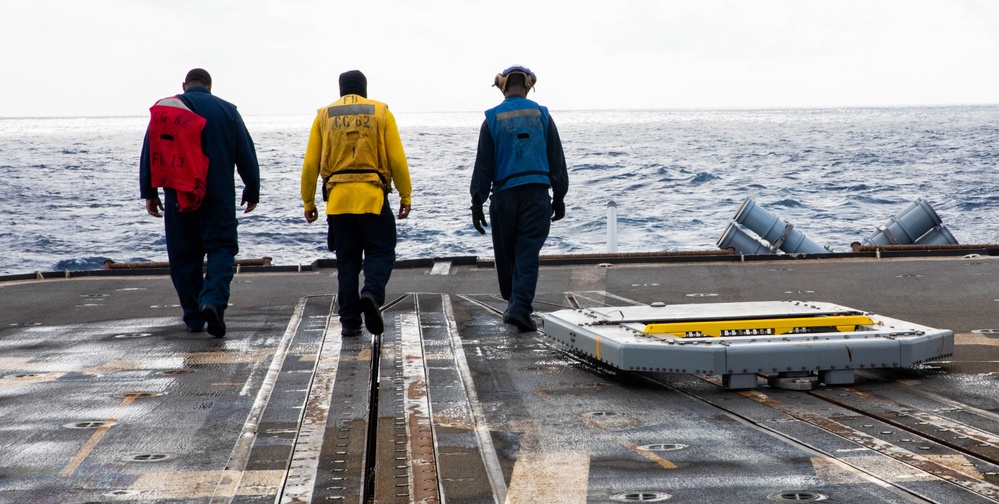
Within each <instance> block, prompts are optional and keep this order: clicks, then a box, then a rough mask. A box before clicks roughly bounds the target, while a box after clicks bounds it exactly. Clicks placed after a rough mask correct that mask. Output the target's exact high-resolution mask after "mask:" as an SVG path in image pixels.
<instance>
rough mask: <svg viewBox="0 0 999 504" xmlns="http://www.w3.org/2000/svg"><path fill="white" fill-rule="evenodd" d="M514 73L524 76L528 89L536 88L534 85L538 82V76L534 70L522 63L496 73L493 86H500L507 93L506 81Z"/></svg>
mask: <svg viewBox="0 0 999 504" xmlns="http://www.w3.org/2000/svg"><path fill="white" fill-rule="evenodd" d="M513 74H521V75H523V76H524V84H526V85H527V90H528V91H530V90H531V89H532V88H534V85H535V84H537V83H538V76H537V75H534V72H532V71H531V69H530V68H527V67H525V66H520V65H514V66H512V67H510V68H507V69H506V70H503V71H502V72H500V73H498V74H496V78H495V79H493V86H496V87H498V88H499V90H500V91H501V92H504V93H505V92H506V81H507V79H509V78H510V76H511V75H513Z"/></svg>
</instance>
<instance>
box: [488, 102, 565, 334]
mask: <svg viewBox="0 0 999 504" xmlns="http://www.w3.org/2000/svg"><path fill="white" fill-rule="evenodd" d="M491 124H492V125H493V126H492V128H493V129H495V131H494V130H493V129H491V128H490V125H491ZM525 135H526V136H525ZM528 137H530V138H528ZM539 137H540V138H539ZM549 187H551V189H552V194H551V196H549V194H548V188H549ZM470 189H471V193H472V204H473V205H481V204H482V203H483V202H485V200H486V198H487V197H488V198H489V217H490V220H491V224H490V225H491V226H492V237H493V255H494V257H495V259H496V276H497V278H498V280H499V286H500V294H501V295H502V296H503V299H505V300H507V312H508V313H511V314H518V315H525V316H530V314H531V313H532V312H534V307H533V302H534V293H535V289H536V288H537V284H538V270H539V268H540V259H539V256H540V254H541V248H542V247H543V246H544V244H545V240H546V239H548V232H549V231H550V229H551V218H552V200H554V201H558V202H562V201H564V198H565V195H566V193H567V192H568V190H569V176H568V170H567V168H566V164H565V154H564V152H563V150H562V141H561V139H560V138H559V134H558V129H557V128H556V127H555V121H553V120H552V119H551V117H550V116H549V115H548V110H547V109H546V108H545V107H542V106H540V105H538V104H537V103H535V102H533V101H531V100H528V99H527V98H524V97H520V96H510V97H507V98H506V99H504V100H503V103H502V104H500V105H499V106H497V107H495V108H493V109H490V110H488V111H486V120H485V121H483V122H482V127H481V129H480V130H479V144H478V152H477V153H476V157H475V168H474V169H473V172H472V183H471V188H470ZM490 191H492V195H491V196H490Z"/></svg>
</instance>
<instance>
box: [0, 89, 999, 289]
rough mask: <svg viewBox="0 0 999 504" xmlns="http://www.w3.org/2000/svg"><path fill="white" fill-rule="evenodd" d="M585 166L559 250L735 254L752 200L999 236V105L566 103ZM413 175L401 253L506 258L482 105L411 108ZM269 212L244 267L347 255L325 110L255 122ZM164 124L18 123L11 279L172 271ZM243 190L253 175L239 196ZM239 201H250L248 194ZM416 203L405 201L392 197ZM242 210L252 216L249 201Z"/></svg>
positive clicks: (825, 228)
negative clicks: (732, 234)
mask: <svg viewBox="0 0 999 504" xmlns="http://www.w3.org/2000/svg"><path fill="white" fill-rule="evenodd" d="M552 116H553V118H554V120H555V121H556V124H557V125H558V127H559V131H560V133H561V135H562V141H563V145H564V148H565V154H566V159H567V161H568V165H569V179H570V188H569V194H568V196H567V198H566V218H565V219H564V220H562V221H560V222H557V223H555V224H554V225H553V227H552V232H551V236H550V238H549V241H548V243H547V245H546V247H545V250H544V251H543V253H545V254H553V253H598V252H605V251H606V250H607V242H606V240H607V229H606V215H607V206H608V203H609V202H612V201H613V202H614V203H615V204H616V205H617V237H618V251H620V252H639V251H642V252H644V251H678V250H713V249H717V242H718V239H719V238H720V237H721V235H722V233H723V231H724V230H725V228H726V226H727V225H728V224H729V222H731V220H732V218H733V217H734V215H735V213H736V211H737V210H738V209H739V206H740V205H741V204H742V202H743V201H745V200H746V198H754V199H755V201H756V202H757V204H759V205H761V206H762V207H764V208H766V209H767V210H769V211H770V212H771V213H773V214H775V215H777V216H779V217H780V218H782V219H784V220H787V221H788V222H790V223H792V224H794V226H795V229H797V230H798V231H801V232H802V233H804V234H805V235H807V236H808V237H809V238H810V239H812V240H813V241H815V242H817V243H819V244H821V245H824V246H826V247H828V248H830V249H831V250H832V251H835V252H848V251H850V243H851V242H853V241H860V240H861V239H862V238H863V237H866V236H868V235H870V234H872V233H873V232H875V228H876V226H879V225H883V224H885V223H886V221H887V220H888V218H889V217H890V216H892V215H896V214H898V213H900V212H902V211H903V210H904V209H905V208H906V207H908V206H909V205H910V204H911V203H912V202H913V201H915V200H916V199H917V198H922V199H924V200H925V201H927V202H928V203H930V205H931V206H932V207H933V209H934V210H936V212H937V214H938V215H939V216H940V217H941V219H942V221H943V223H944V224H945V225H946V226H947V228H948V230H949V231H950V232H951V233H952V234H953V235H954V236H955V237H956V238H957V240H958V241H959V242H961V243H996V242H999V231H997V229H996V226H995V225H994V224H993V223H994V221H995V220H996V216H997V211H999V198H997V195H999V171H997V169H996V164H997V160H999V141H997V140H999V106H953V107H912V108H845V109H786V110H770V109H768V110H611V111H559V110H554V111H552ZM396 117H397V120H398V123H399V127H400V133H401V135H402V141H403V145H404V147H405V149H406V153H407V157H408V159H409V164H410V171H411V174H412V179H413V187H414V193H413V212H412V214H411V215H410V218H409V219H406V220H404V221H399V226H398V229H399V245H398V248H397V252H398V257H399V258H400V259H412V258H426V257H445V256H467V255H480V256H491V254H492V246H491V241H490V239H489V237H488V235H486V236H480V235H479V234H478V233H477V232H476V231H475V230H474V229H473V228H472V225H471V223H470V216H469V211H468V204H469V196H468V183H469V178H470V176H471V169H472V164H473V163H474V160H475V146H476V141H477V136H478V129H479V125H480V124H481V121H482V114H481V113H480V112H467V113H405V112H398V111H397V112H396ZM244 119H245V120H246V123H247V126H248V128H249V130H250V133H251V135H252V136H253V139H254V141H255V144H256V148H257V154H258V157H259V160H260V165H261V175H262V192H261V202H260V205H259V206H258V207H257V209H256V210H255V211H254V212H252V213H250V214H242V213H240V214H239V222H240V225H239V236H240V255H239V257H240V258H247V259H252V258H260V257H271V258H272V259H273V262H274V264H278V265H297V264H310V263H311V262H312V261H314V260H316V259H319V258H325V257H331V256H332V254H331V253H330V252H328V251H326V249H325V224H324V221H322V220H320V221H318V222H316V223H313V224H307V223H306V222H305V219H304V217H303V209H302V202H301V198H300V196H299V183H300V173H301V163H302V156H303V153H304V151H305V146H306V143H307V140H308V131H309V128H310V126H311V122H312V117H311V116H306V115H302V116H247V117H245V118H244ZM146 121H147V118H146V117H142V116H138V117H101V118H0V275H9V274H18V273H30V272H34V271H62V270H66V269H68V270H88V269H101V268H102V267H103V262H104V260H105V259H112V260H114V261H116V262H127V261H165V260H166V245H165V241H164V238H163V223H162V220H159V219H155V218H153V217H150V216H149V215H147V214H146V212H145V209H144V204H143V201H142V200H141V199H140V198H139V192H138V181H137V174H138V167H137V166H138V157H139V150H140V147H141V142H142V135H143V132H144V131H145V126H146ZM241 187H242V186H241V185H240V184H239V183H238V181H237V190H239V188H241ZM238 200H239V198H238V197H237V201H238ZM390 200H391V202H392V205H393V207H398V198H397V195H395V194H393V195H392V196H390ZM234 210H235V209H234Z"/></svg>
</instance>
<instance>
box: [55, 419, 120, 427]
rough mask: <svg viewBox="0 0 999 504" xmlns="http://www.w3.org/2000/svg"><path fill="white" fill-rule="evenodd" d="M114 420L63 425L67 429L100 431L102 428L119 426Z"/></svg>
mask: <svg viewBox="0 0 999 504" xmlns="http://www.w3.org/2000/svg"><path fill="white" fill-rule="evenodd" d="M117 423H118V422H115V421H114V420H88V421H85V422H73V423H68V424H66V425H63V427H66V428H67V429H100V428H101V427H111V426H112V425H115V424H117Z"/></svg>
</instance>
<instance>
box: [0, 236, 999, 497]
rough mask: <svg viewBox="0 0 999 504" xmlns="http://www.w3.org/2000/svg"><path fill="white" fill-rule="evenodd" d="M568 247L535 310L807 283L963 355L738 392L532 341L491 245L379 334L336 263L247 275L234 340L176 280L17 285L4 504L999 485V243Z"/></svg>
mask: <svg viewBox="0 0 999 504" xmlns="http://www.w3.org/2000/svg"><path fill="white" fill-rule="evenodd" d="M567 262H571V261H567ZM567 262H566V263H562V264H559V265H552V266H545V267H543V268H542V278H541V284H540V286H539V294H538V300H537V303H536V305H535V308H536V309H537V310H539V311H553V310H558V309H563V308H569V307H570V306H573V305H579V306H583V307H587V306H592V307H597V306H607V305H628V304H636V303H651V302H654V301H661V302H665V303H667V304H678V303H709V302H737V301H766V300H792V299H793V300H815V301H825V302H831V303H839V304H843V305H846V306H851V307H855V308H859V309H863V310H867V311H871V312H875V313H878V314H883V315H886V316H890V317H894V318H898V319H902V320H907V321H911V322H915V323H918V324H923V325H927V326H931V327H938V328H945V329H950V330H952V331H953V332H954V333H955V341H956V350H955V354H954V356H953V357H952V358H948V359H947V360H945V361H940V362H935V363H932V364H931V365H923V366H919V367H917V368H898V369H877V370H863V371H857V373H856V383H854V384H853V385H849V386H841V387H820V388H818V389H816V390H814V391H811V392H801V391H789V390H780V389H775V388H770V387H768V386H767V385H766V380H764V379H763V378H762V377H761V378H760V385H759V387H758V388H756V389H755V390H747V391H741V392H740V391H732V390H728V389H725V388H724V387H722V386H721V381H720V379H719V378H718V377H712V376H694V375H689V374H681V373H631V372H622V371H617V370H614V369H608V368H606V367H602V366H599V365H596V364H594V363H593V362H591V361H589V360H587V359H585V358H581V357H578V356H576V355H573V354H571V353H569V352H567V351H566V350H565V349H563V348H561V347H560V346H559V345H558V344H557V343H555V342H553V341H552V340H550V339H548V338H547V337H545V336H544V335H542V334H540V333H537V334H533V333H532V334H523V333H517V332H516V331H515V330H514V329H513V328H512V327H511V326H508V325H506V324H503V323H502V321H501V312H502V308H503V306H504V303H503V302H502V300H500V299H499V298H498V295H497V294H495V293H494V291H495V290H496V288H495V278H494V271H493V270H492V269H490V268H488V267H484V266H485V265H482V264H476V263H475V261H471V262H468V261H456V262H452V263H446V262H443V261H441V262H438V263H436V264H426V263H420V264H417V265H412V266H411V267H406V268H400V269H397V270H396V272H395V273H394V275H393V278H392V281H391V282H390V285H389V300H390V301H389V303H388V304H387V307H386V310H385V319H386V332H385V334H384V335H383V337H382V338H380V339H372V338H371V337H370V336H368V335H366V336H364V337H361V338H353V339H343V338H340V337H339V327H338V326H337V320H336V317H335V316H333V317H331V316H330V314H331V306H332V303H333V295H332V293H334V292H335V282H336V276H335V270H332V269H326V268H318V269H316V270H312V271H303V272H295V271H284V270H283V269H281V268H272V269H270V270H268V269H266V268H260V269H261V270H264V271H270V272H241V273H240V274H238V275H237V276H236V279H235V280H234V282H233V296H232V299H231V302H232V306H231V307H230V308H229V310H228V312H227V316H226V318H227V324H228V329H229V333H228V335H227V337H226V338H224V339H215V338H211V337H210V336H208V335H207V334H188V333H187V332H185V331H184V330H183V325H182V324H181V322H180V320H179V316H178V313H179V308H177V307H176V305H175V303H176V297H175V294H174V292H173V289H172V286H171V284H170V281H169V279H168V278H167V277H166V276H163V275H160V274H134V272H133V274H115V275H109V276H103V275H95V276H84V277H79V278H69V279H62V278H51V277H52V276H53V275H47V278H45V279H37V280H36V279H24V280H10V279H8V280H7V281H3V282H0V301H2V302H0V502H2V503H32V504H38V503H65V502H76V503H82V502H167V503H169V502H178V503H180V502H184V503H208V502H211V503H216V502H246V503H250V502H363V501H364V500H365V498H367V499H368V500H369V501H374V502H449V503H488V502H514V503H521V502H545V503H555V502H564V503H583V502H630V501H641V502H657V501H667V502H781V501H786V502H801V501H818V500H822V499H825V500H826V501H827V502H843V503H853V502H865V503H870V502H886V503H887V502H891V503H897V502H906V503H908V502H917V503H924V502H937V503H955V502H961V503H977V502H999V401H997V395H999V392H997V388H996V376H997V375H996V370H997V366H996V362H997V360H999V352H997V345H999V336H997V333H999V329H995V328H997V327H999V320H997V315H996V313H997V303H999V259H996V258H992V257H976V256H971V257H969V258H962V257H960V256H949V257H931V258H927V257H922V258H881V259H875V258H856V257H853V258H844V259H833V258H826V259H799V260H793V259H792V260H773V261H753V262H745V263H743V262H738V261H731V260H724V261H716V260H705V261H695V262H687V261H679V262H661V263H656V262H636V263H635V264H628V263H627V261H623V260H622V261H616V260H613V259H608V260H606V261H605V262H604V264H596V261H591V262H589V263H585V264H568V263H567ZM584 262H585V261H584ZM373 376H374V377H375V378H374V379H372V377H373Z"/></svg>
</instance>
